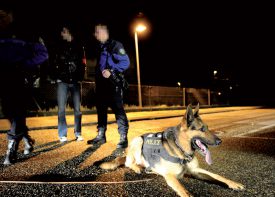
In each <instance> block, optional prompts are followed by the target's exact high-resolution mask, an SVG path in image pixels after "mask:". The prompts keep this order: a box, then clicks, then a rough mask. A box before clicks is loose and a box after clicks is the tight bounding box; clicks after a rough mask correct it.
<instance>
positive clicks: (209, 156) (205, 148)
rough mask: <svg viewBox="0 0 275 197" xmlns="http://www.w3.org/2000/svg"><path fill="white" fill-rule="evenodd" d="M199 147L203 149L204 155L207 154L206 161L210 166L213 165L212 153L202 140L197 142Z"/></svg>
mask: <svg viewBox="0 0 275 197" xmlns="http://www.w3.org/2000/svg"><path fill="white" fill-rule="evenodd" d="M196 143H197V145H198V146H199V147H200V148H201V150H202V151H203V153H204V154H205V161H206V163H207V164H208V165H211V164H212V158H211V154H210V151H209V150H208V148H207V147H206V146H204V144H203V143H201V141H200V140H196Z"/></svg>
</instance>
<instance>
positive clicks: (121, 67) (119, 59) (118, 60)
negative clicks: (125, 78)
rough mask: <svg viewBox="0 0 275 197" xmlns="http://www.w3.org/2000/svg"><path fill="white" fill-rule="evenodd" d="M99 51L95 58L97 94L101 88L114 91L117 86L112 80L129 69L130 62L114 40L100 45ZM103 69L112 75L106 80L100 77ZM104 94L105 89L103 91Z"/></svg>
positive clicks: (120, 45)
mask: <svg viewBox="0 0 275 197" xmlns="http://www.w3.org/2000/svg"><path fill="white" fill-rule="evenodd" d="M99 47H100V49H99V50H97V51H99V53H98V55H97V56H98V58H97V61H98V63H97V66H96V73H95V79H96V87H97V92H98V91H99V92H100V90H101V87H104V89H105V88H108V89H114V88H115V87H116V86H119V84H118V83H116V82H115V81H114V79H113V76H114V75H117V74H120V73H123V72H124V71H125V70H126V69H128V68H129V65H130V60H129V57H128V55H127V54H126V52H125V50H124V47H123V45H122V44H121V43H120V42H118V41H115V40H111V39H109V40H108V41H107V42H106V43H104V44H100V46H99ZM104 69H109V70H110V71H111V73H112V75H111V76H110V78H108V79H106V78H104V77H103V76H102V71H103V70H104ZM104 92H106V89H105V91H104Z"/></svg>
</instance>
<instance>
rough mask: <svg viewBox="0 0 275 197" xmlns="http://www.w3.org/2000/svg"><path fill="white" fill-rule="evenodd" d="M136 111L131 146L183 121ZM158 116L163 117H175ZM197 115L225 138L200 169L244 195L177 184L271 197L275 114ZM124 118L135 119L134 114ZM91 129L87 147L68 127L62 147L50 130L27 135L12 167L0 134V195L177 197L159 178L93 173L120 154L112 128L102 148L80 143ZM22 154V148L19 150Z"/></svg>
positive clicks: (198, 192)
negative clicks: (29, 148) (31, 144)
mask: <svg viewBox="0 0 275 197" xmlns="http://www.w3.org/2000/svg"><path fill="white" fill-rule="evenodd" d="M202 112H203V111H202ZM136 113H137V114H135V117H137V116H138V117H140V119H143V120H142V121H132V122H130V130H129V139H130V140H131V139H132V138H133V137H135V136H138V135H141V134H143V133H147V132H154V131H156V132H157V131H161V130H163V129H165V128H166V127H169V126H175V125H177V124H178V123H179V122H180V120H181V117H173V118H165V119H157V120H153V119H152V117H154V116H155V117H156V116H159V114H160V113H161V112H152V113H151V114H150V116H149V115H148V114H146V115H144V114H143V116H141V115H140V114H142V113H141V112H140V113H139V112H136ZM183 113H184V111H183ZM163 114H164V115H165V116H166V117H168V116H169V114H173V115H174V112H169V111H167V112H165V113H163ZM201 114H202V115H201V117H202V119H203V120H204V121H205V122H206V123H207V124H208V125H209V129H210V130H213V132H215V133H217V134H218V135H219V136H220V137H221V138H222V140H223V142H222V144H221V145H220V146H218V147H213V148H210V151H211V154H212V159H213V164H212V165H211V166H209V165H207V164H206V163H205V161H204V159H203V158H202V157H201V156H200V155H199V154H197V156H198V158H199V161H200V164H201V166H202V167H203V168H205V169H207V170H210V171H212V172H214V173H217V174H220V175H222V176H225V177H227V178H229V179H232V180H235V181H238V182H241V183H242V184H244V185H245V187H246V189H245V190H244V191H233V190H230V189H228V188H226V187H224V186H223V185H217V184H213V183H209V182H205V181H200V180H196V179H193V178H190V177H185V178H184V179H182V180H181V183H182V184H183V185H184V186H185V187H186V189H187V190H188V191H189V192H190V193H192V194H193V195H194V196H198V197H199V196H211V197H213V196H214V197H216V196H217V197H218V196H222V197H224V196H234V197H239V196H247V197H248V196H249V197H250V196H270V197H274V196H275V190H274V185H275V148H274V147H275V127H273V124H275V109H258V108H255V109H240V110H228V111H226V110H225V111H220V112H219V113H207V111H205V113H201ZM129 116H131V117H132V116H133V117H134V115H132V114H129ZM146 117H147V119H148V120H146ZM49 119H52V117H49ZM84 119H85V118H84ZM130 119H131V118H130ZM35 121H36V123H33V124H32V122H31V121H29V122H28V123H29V125H32V126H33V127H35V124H37V121H38V120H37V119H36V120H35ZM47 121H48V119H47V118H45V117H43V118H41V119H40V123H39V125H41V124H42V125H44V126H47V125H48V124H47ZM49 122H50V121H49ZM36 126H37V125H36ZM39 127H40V126H39ZM95 131H96V125H95V124H94V125H93V124H92V125H87V126H83V137H84V138H85V141H83V142H77V141H75V139H74V136H73V128H70V129H69V132H68V139H69V142H67V143H60V142H59V141H58V137H57V130H56V129H55V128H53V129H43V127H41V129H36V130H32V131H30V135H31V136H32V137H33V138H34V139H35V140H36V145H35V150H34V152H33V153H32V154H31V155H29V156H24V155H23V154H22V153H20V154H19V161H18V162H17V163H16V164H14V165H11V166H3V165H2V163H3V159H4V155H5V151H6V145H7V140H6V135H5V133H2V134H0V162H1V164H0V192H1V195H0V196H106V197H107V196H108V197H109V196H133V197H135V196H136V197H139V196H177V195H176V194H175V192H174V191H173V190H172V189H171V188H170V187H169V186H168V185H167V184H166V182H165V180H164V179H163V178H162V177H161V176H158V175H154V174H146V173H144V172H143V173H142V174H141V175H137V174H135V173H134V172H133V171H131V170H130V169H127V168H125V167H121V168H119V169H117V170H116V171H105V170H101V169H99V168H98V167H97V164H98V163H100V162H101V161H107V160H111V159H113V158H115V156H116V155H120V154H121V151H119V150H115V147H116V144H117V142H118V140H119V134H118V133H117V125H116V124H109V125H108V131H107V143H106V144H103V145H101V146H97V147H92V146H89V145H87V144H86V140H88V139H91V138H93V137H95V136H96V132H95ZM22 150H23V144H21V145H20V152H22Z"/></svg>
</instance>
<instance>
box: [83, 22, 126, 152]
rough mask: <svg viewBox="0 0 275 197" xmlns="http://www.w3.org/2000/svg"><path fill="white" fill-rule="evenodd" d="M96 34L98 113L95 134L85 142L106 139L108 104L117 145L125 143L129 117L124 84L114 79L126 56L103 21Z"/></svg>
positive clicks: (97, 141)
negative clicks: (126, 109) (112, 116)
mask: <svg viewBox="0 0 275 197" xmlns="http://www.w3.org/2000/svg"><path fill="white" fill-rule="evenodd" d="M95 38H96V39H97V40H98V41H99V48H98V57H97V66H96V71H95V83H96V109H97V117H98V125H97V129H98V134H97V136H96V138H94V139H92V140H88V142H87V143H88V144H97V143H101V144H102V143H105V142H106V136H105V132H106V130H107V110H108V107H111V109H112V110H113V112H114V114H115V117H116V121H117V124H118V132H119V134H120V141H119V143H118V144H117V148H126V147H127V146H128V139H127V134H128V129H129V124H128V119H127V116H126V113H125V110H124V107H123V84H122V83H120V81H119V80H118V81H117V79H118V78H119V76H121V74H122V73H123V72H124V71H125V70H127V69H128V68H129V64H130V61H129V57H128V55H127V54H126V52H125V50H124V47H123V45H122V44H121V43H120V42H118V41H115V40H112V39H109V32H108V28H107V26H106V25H102V24H99V25H96V27H95Z"/></svg>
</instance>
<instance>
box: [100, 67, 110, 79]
mask: <svg viewBox="0 0 275 197" xmlns="http://www.w3.org/2000/svg"><path fill="white" fill-rule="evenodd" d="M102 75H103V77H105V78H109V77H110V76H111V72H110V70H108V69H104V70H103V71H102Z"/></svg>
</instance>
